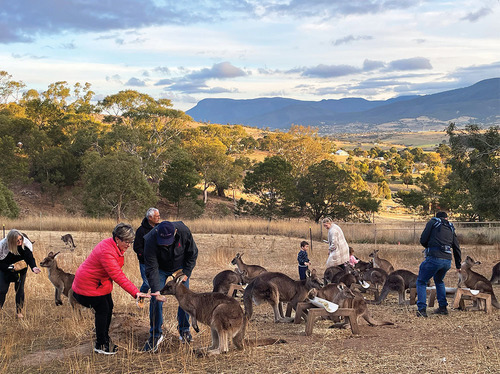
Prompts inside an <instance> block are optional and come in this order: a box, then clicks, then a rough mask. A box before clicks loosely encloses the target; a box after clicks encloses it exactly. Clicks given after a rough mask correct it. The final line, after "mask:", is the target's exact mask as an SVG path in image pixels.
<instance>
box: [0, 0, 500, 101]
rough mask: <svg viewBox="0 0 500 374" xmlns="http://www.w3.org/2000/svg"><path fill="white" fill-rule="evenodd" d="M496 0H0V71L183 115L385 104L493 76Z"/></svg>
mask: <svg viewBox="0 0 500 374" xmlns="http://www.w3.org/2000/svg"><path fill="white" fill-rule="evenodd" d="M499 19H500V0H446V1H441V0H421V1H419V0H347V1H340V0H262V1H260V0H234V1H231V0H189V1H183V0H172V1H171V0H99V1H98V0H0V71H2V70H3V71H6V72H7V73H9V74H10V75H11V76H12V79H13V80H16V81H22V82H24V83H25V84H26V87H27V89H36V90H38V91H40V92H42V91H44V90H46V89H47V88H48V86H49V84H51V83H55V82H58V81H66V82H67V83H68V84H69V85H71V86H72V85H74V84H75V83H77V82H79V83H82V84H83V83H85V82H89V83H91V85H92V90H93V91H94V92H95V93H96V96H95V98H96V99H97V100H101V99H103V98H104V97H105V96H107V95H111V94H115V93H118V92H119V91H122V90H130V89H131V90H137V91H139V92H143V93H146V94H149V95H150V96H152V97H154V98H156V99H159V98H167V99H170V100H171V101H172V104H173V107H174V108H175V109H180V110H183V111H186V110H188V109H190V108H192V107H194V106H195V105H196V103H197V102H198V101H200V100H202V99H205V98H231V99H254V98H258V97H286V98H292V99H298V100H310V101H320V100H324V99H341V98H346V97H362V98H365V99H367V100H385V99H389V98H392V97H397V96H402V95H414V94H418V95H423V94H432V93H436V92H441V91H446V90H451V89H455V88H462V87H467V86H470V85H472V84H474V83H476V82H478V81H480V80H483V79H488V78H494V77H500V26H499V24H500V22H498V20H499Z"/></svg>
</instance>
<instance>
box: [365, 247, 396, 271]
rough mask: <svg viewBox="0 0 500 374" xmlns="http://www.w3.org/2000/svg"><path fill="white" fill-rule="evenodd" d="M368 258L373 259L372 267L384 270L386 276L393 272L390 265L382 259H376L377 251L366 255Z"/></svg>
mask: <svg viewBox="0 0 500 374" xmlns="http://www.w3.org/2000/svg"><path fill="white" fill-rule="evenodd" d="M368 257H372V258H373V267H374V268H380V269H383V270H385V272H386V273H387V274H390V273H392V272H393V271H394V267H393V266H392V265H391V263H390V262H389V261H387V260H384V259H383V258H380V257H378V249H375V250H374V251H373V252H372V253H370V254H369V255H368Z"/></svg>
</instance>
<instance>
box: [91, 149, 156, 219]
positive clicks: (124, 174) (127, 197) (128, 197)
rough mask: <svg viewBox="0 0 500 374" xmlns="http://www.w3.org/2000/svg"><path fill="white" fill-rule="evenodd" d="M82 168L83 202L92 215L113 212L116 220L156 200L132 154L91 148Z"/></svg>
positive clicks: (140, 209) (134, 213)
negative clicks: (100, 151)
mask: <svg viewBox="0 0 500 374" xmlns="http://www.w3.org/2000/svg"><path fill="white" fill-rule="evenodd" d="M84 170H85V174H84V183H85V186H84V197H83V198H84V199H83V202H84V205H85V208H86V210H87V212H88V213H89V214H90V215H92V216H100V215H109V214H114V215H115V217H116V220H117V221H120V220H121V219H122V218H123V217H125V216H126V215H131V216H135V215H136V212H138V211H140V212H143V211H145V209H147V207H149V206H152V205H153V204H154V203H155V202H156V196H155V193H154V191H153V188H152V187H151V185H150V184H149V183H148V181H147V180H146V178H145V177H144V175H143V174H142V172H141V165H140V161H139V160H138V159H137V158H136V157H134V156H131V155H129V154H127V153H124V152H119V153H116V154H110V155H107V156H104V157H101V156H100V155H99V154H97V153H96V152H92V153H89V154H88V155H87V156H86V158H85V160H84Z"/></svg>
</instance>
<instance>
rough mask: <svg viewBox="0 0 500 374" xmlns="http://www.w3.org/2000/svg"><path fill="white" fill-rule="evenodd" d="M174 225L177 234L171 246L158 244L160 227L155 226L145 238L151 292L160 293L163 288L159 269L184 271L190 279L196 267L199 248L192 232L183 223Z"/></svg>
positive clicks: (145, 260)
mask: <svg viewBox="0 0 500 374" xmlns="http://www.w3.org/2000/svg"><path fill="white" fill-rule="evenodd" d="M172 223H173V225H174V227H175V228H176V229H177V233H176V234H175V239H174V242H173V243H172V244H171V245H168V246H165V245H158V244H157V237H158V226H159V225H157V226H155V227H154V228H153V229H152V230H151V231H150V232H149V234H147V235H146V236H145V237H144V264H145V265H146V277H147V278H148V283H149V286H150V287H151V292H156V291H160V289H161V288H162V287H163V285H160V277H159V274H158V270H159V269H161V270H163V271H166V272H172V273H173V272H174V271H176V270H179V269H182V272H183V273H184V274H185V275H187V276H188V277H189V276H191V272H192V271H193V268H194V266H195V265H196V259H197V258H198V247H197V246H196V243H195V242H194V239H193V235H191V231H190V230H189V229H188V227H187V226H186V225H185V224H184V223H183V222H181V221H175V222H172Z"/></svg>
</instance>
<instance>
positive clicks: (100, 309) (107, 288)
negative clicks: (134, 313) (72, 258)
mask: <svg viewBox="0 0 500 374" xmlns="http://www.w3.org/2000/svg"><path fill="white" fill-rule="evenodd" d="M134 238H135V234H134V230H133V228H132V226H130V225H127V224H124V223H120V224H118V225H117V226H116V227H115V228H114V230H113V237H112V238H108V239H104V240H103V241H101V242H100V243H99V244H97V245H96V247H95V248H94V249H93V250H92V252H90V255H89V256H88V257H87V259H86V260H85V261H84V262H83V263H82V264H81V265H80V267H79V268H78V270H77V271H76V274H75V280H74V281H73V286H72V289H73V296H74V297H75V299H76V300H77V301H78V302H79V303H80V304H82V305H83V306H85V307H87V308H92V309H94V310H95V331H96V343H95V347H94V352H97V353H102V354H115V353H116V351H117V346H116V345H113V344H111V342H110V338H109V334H108V333H109V325H110V323H111V316H112V314H113V299H112V298H111V291H112V290H113V281H114V282H116V283H118V285H119V286H120V287H121V288H123V289H124V290H125V291H127V292H128V293H129V294H130V295H131V296H132V297H133V298H136V299H139V298H140V297H149V296H148V295H147V294H144V293H142V292H139V290H138V289H137V287H136V286H135V285H134V284H133V283H132V282H131V281H130V280H129V279H128V278H127V277H126V276H125V274H123V271H122V267H123V264H124V257H123V255H124V253H125V251H126V250H127V249H128V247H129V246H130V244H132V243H133V241H134Z"/></svg>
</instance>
